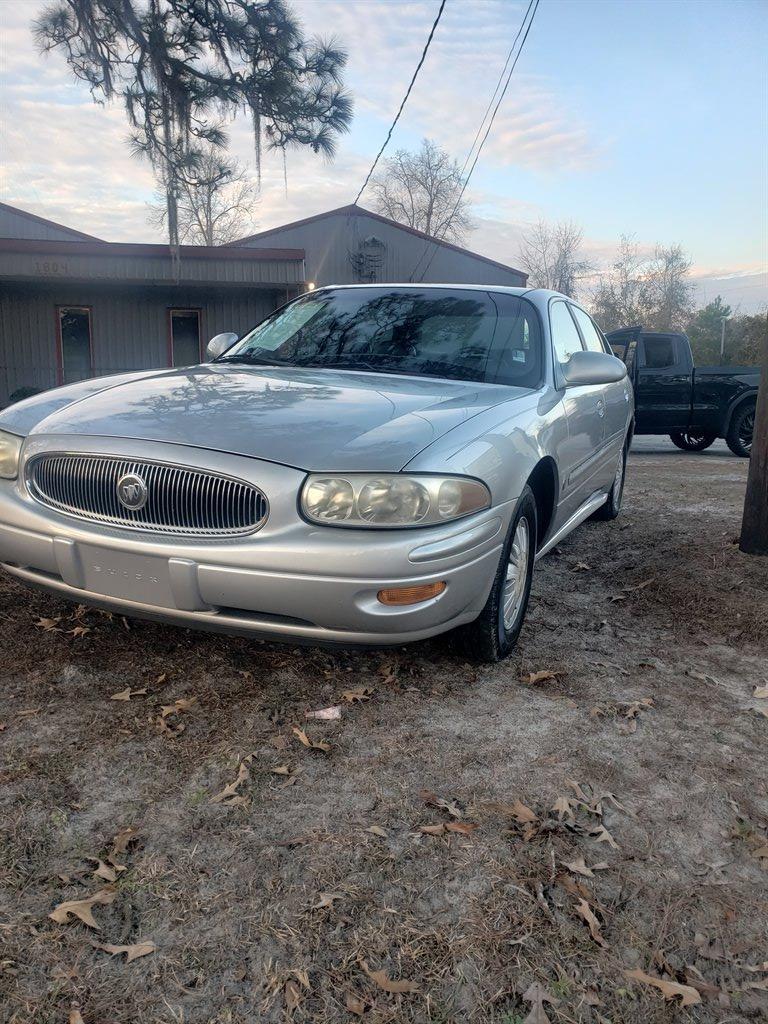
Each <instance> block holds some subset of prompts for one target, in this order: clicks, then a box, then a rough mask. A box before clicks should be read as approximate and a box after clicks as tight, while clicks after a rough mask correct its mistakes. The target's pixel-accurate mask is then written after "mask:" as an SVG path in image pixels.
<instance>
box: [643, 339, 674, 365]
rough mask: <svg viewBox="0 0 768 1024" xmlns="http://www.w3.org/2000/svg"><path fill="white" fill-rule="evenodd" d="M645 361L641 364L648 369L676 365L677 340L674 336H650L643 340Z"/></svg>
mask: <svg viewBox="0 0 768 1024" xmlns="http://www.w3.org/2000/svg"><path fill="white" fill-rule="evenodd" d="M641 344H642V349H643V361H642V363H641V364H640V365H641V366H645V367H646V368H647V369H649V370H650V369H653V370H663V369H665V368H666V367H668V366H674V365H675V340H674V338H665V337H659V338H649V337H647V336H646V337H645V338H643V340H642V343H641Z"/></svg>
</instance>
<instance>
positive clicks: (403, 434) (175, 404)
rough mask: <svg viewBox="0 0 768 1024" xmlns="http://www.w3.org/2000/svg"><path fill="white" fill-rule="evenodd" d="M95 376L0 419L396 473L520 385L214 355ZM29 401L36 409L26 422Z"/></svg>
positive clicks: (55, 430) (305, 465)
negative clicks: (206, 360) (233, 361)
mask: <svg viewBox="0 0 768 1024" xmlns="http://www.w3.org/2000/svg"><path fill="white" fill-rule="evenodd" d="M97 383H98V382H97V381H89V382H87V385H85V384H81V385H73V386H72V388H60V389H58V390H57V391H52V392H50V393H48V395H39V396H36V398H33V399H30V400H28V402H29V404H28V403H27V402H22V403H19V406H18V407H14V406H12V407H11V408H10V409H7V410H5V412H4V413H3V415H2V418H0V426H5V427H7V429H9V430H14V423H15V424H16V429H17V430H18V432H19V433H27V432H28V431H29V433H31V434H45V435H52V434H53V435H57V434H69V435H72V434H80V435H83V434H84V435H88V436H100V437H123V438H126V437H127V438H137V439H140V440H145V441H164V442H170V443H174V444H184V445H193V446H195V447H200V448H210V449H214V450H218V451H226V452H231V453H234V454H237V455H246V456H251V457H254V458H259V459H266V460H268V461H271V462H278V463H282V464H283V465H288V466H295V467H296V468H299V469H305V470H322V471H325V470H330V471H338V470H344V471H347V472H349V471H351V470H355V469H358V470H380V471H390V472H396V471H398V470H400V469H402V467H403V466H405V465H406V463H408V462H409V461H410V460H411V459H412V458H413V457H414V456H415V455H417V454H418V453H419V452H420V451H421V450H422V449H424V448H426V447H427V446H428V445H429V444H431V443H432V442H433V441H435V440H437V438H439V437H441V436H442V435H443V434H445V433H446V432H447V431H449V430H451V429H452V428H454V427H456V426H458V425H459V424H460V423H462V422H464V421H466V420H468V419H470V418H471V417H473V416H476V415H478V414H479V413H481V412H484V411H485V410H487V409H489V408H490V407H491V406H493V405H497V404H499V403H501V402H505V401H509V399H510V398H514V397H515V396H516V395H520V396H523V395H526V394H528V393H529V392H527V391H525V390H523V389H517V388H509V387H501V386H498V385H493V384H480V383H476V382H465V381H452V380H442V379H437V378H423V377H405V376H397V375H386V374H379V373H364V372H351V371H339V370H317V369H308V368H298V367H290V368H282V367H281V368H271V367H269V368H266V367H259V368H252V367H241V366H231V365H229V366H227V365H223V364H210V365H203V366H195V367H191V368H189V369H184V370H167V371H161V372H159V373H158V372H155V373H149V374H147V373H141V374H135V375H129V376H122V377H119V378H112V379H111V380H105V381H103V382H102V384H103V386H102V387H101V388H100V389H98V390H95V389H94V385H96V384H97ZM46 398H47V399H48V402H46V401H45V399H46ZM25 407H26V408H25ZM33 409H37V410H38V417H37V418H36V422H35V423H34V425H30V424H29V423H28V422H26V421H29V419H30V418H31V417H32V411H33ZM14 410H16V414H15V415H14ZM40 414H42V415H40ZM32 418H34V417H32ZM24 425H26V427H27V429H21V427H22V426H24Z"/></svg>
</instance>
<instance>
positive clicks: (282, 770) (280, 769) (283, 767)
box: [270, 764, 291, 775]
mask: <svg viewBox="0 0 768 1024" xmlns="http://www.w3.org/2000/svg"><path fill="white" fill-rule="evenodd" d="M270 771H271V772H272V773H273V775H290V774H291V769H290V768H289V767H288V765H287V764H277V765H275V767H274V768H270Z"/></svg>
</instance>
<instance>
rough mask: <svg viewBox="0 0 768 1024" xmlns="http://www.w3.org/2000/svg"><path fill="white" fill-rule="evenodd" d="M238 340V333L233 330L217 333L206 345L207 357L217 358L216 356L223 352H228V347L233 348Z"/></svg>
mask: <svg viewBox="0 0 768 1024" xmlns="http://www.w3.org/2000/svg"><path fill="white" fill-rule="evenodd" d="M236 341H237V335H236V334H233V333H232V332H231V331H226V332H225V333H224V334H217V335H215V336H214V337H213V338H211V340H210V341H209V342H208V344H207V345H206V346H205V357H206V359H215V358H216V356H220V355H221V353H222V352H226V351H227V349H228V348H231V347H232V346H233V345H234V344H235V342H236Z"/></svg>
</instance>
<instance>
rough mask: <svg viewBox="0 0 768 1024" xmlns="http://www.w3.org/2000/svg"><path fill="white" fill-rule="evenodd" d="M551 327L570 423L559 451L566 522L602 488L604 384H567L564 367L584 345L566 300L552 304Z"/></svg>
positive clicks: (561, 510)
mask: <svg viewBox="0 0 768 1024" xmlns="http://www.w3.org/2000/svg"><path fill="white" fill-rule="evenodd" d="M549 327H550V333H551V335H552V350H553V359H554V370H555V386H556V387H557V388H558V390H559V391H560V393H561V397H562V402H563V407H564V410H565V415H566V419H567V422H568V440H567V441H566V442H564V444H563V446H562V448H561V451H560V466H559V469H560V507H559V509H558V519H559V521H560V523H563V522H565V521H566V520H567V519H568V518H569V516H571V515H572V514H573V513H574V512H575V511H576V510H577V509H578V508H579V506H580V505H583V504H584V502H585V501H586V500H587V499H588V498H589V496H590V495H591V494H592V492H593V491H595V490H597V489H598V487H599V482H598V480H599V472H600V457H601V449H602V445H603V419H604V417H605V397H604V386H603V385H595V384H579V385H575V386H572V387H565V383H564V380H563V377H562V367H563V366H564V365H565V364H566V363H567V362H568V360H569V359H570V357H571V355H572V354H573V353H574V352H578V351H581V350H582V349H583V348H584V345H583V343H582V340H581V334H580V333H579V330H578V328H577V327H576V321H575V320H574V319H573V316H572V315H571V311H570V309H569V304H568V302H567V301H566V300H565V299H553V300H552V301H551V302H550V305H549Z"/></svg>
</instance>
